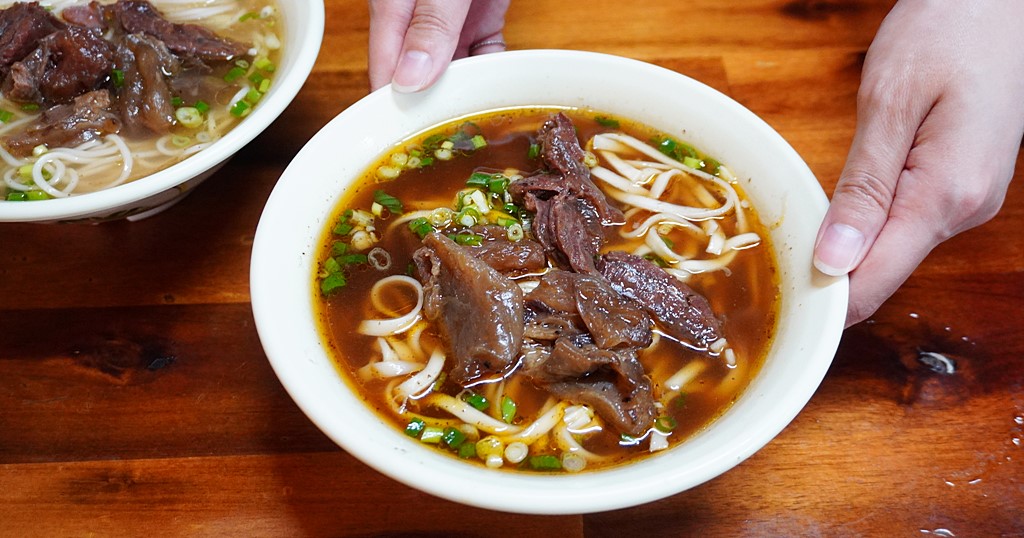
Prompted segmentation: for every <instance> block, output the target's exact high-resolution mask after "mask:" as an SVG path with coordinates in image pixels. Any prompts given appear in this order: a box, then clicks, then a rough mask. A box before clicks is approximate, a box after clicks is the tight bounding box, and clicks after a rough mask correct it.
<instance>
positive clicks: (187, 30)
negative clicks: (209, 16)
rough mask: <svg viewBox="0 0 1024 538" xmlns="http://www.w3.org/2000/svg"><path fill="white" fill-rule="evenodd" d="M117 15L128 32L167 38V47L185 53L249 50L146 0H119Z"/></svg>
mask: <svg viewBox="0 0 1024 538" xmlns="http://www.w3.org/2000/svg"><path fill="white" fill-rule="evenodd" d="M113 16H114V19H115V20H116V21H117V23H118V24H119V25H120V26H121V27H122V28H123V29H124V31H125V33H129V34H135V33H143V34H146V35H149V36H152V37H155V38H157V39H159V40H160V41H163V42H164V43H165V44H166V45H167V48H168V49H169V50H170V51H172V52H174V53H175V54H178V55H181V56H192V57H195V58H199V59H202V60H231V59H233V58H235V57H237V56H242V55H244V54H246V53H247V52H248V50H249V46H248V45H245V44H243V43H238V42H236V41H232V40H230V39H226V38H223V37H219V36H218V35H217V34H215V33H213V32H212V31H210V30H208V29H206V28H203V27H202V26H198V25H195V24H177V23H173V22H171V21H168V20H167V19H165V18H164V17H163V15H162V14H161V13H160V12H159V11H157V9H156V8H154V7H153V5H152V4H150V3H149V2H146V1H145V0H118V2H117V3H116V4H114V6H113Z"/></svg>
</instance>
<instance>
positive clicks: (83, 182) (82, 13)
mask: <svg viewBox="0 0 1024 538" xmlns="http://www.w3.org/2000/svg"><path fill="white" fill-rule="evenodd" d="M277 18H278V11H277V5H276V1H275V0H211V1H198V0H196V1H191V0H174V1H170V0H153V1H152V2H149V1H146V0H116V1H109V0H108V1H103V2H91V3H90V2H89V1H88V0H81V1H77V0H51V1H44V2H43V3H41V4H39V3H35V2H16V3H10V4H5V3H2V2H0V29H3V32H4V34H5V35H4V41H3V42H4V43H7V44H8V46H9V47H8V50H6V51H4V52H3V53H0V174H2V179H3V180H2V182H0V201H11V202H18V201H33V200H46V199H50V198H63V197H67V196H73V195H78V194H85V193H89V192H94V191H98V190H103V189H107V188H111V187H114V186H117V185H120V184H123V183H126V182H130V181H133V180H135V179H138V178H141V177H143V176H146V175H149V174H152V173H154V172H157V171H159V170H162V169H164V168H167V167H169V166H171V165H173V164H175V163H177V162H179V161H181V160H183V159H185V158H187V157H189V156H191V155H194V154H195V153H197V152H199V151H202V150H203V149H204V148H206V147H208V146H209V145H211V144H212V143H214V142H215V141H216V140H218V139H219V138H221V137H223V136H224V134H225V133H227V132H228V131H229V130H231V129H232V128H233V127H234V126H235V125H237V124H238V123H239V122H240V121H241V120H242V119H243V118H244V117H245V116H247V115H249V114H250V113H251V111H252V109H253V108H254V107H256V106H258V103H259V101H260V99H261V98H262V97H263V95H264V94H266V93H267V91H268V90H269V89H270V85H271V82H272V80H273V77H274V72H275V70H276V62H277V61H278V58H279V56H280V49H281V43H282V40H283V36H281V35H280V32H281V30H282V26H283V25H279V24H276V22H277ZM0 203H2V202H0Z"/></svg>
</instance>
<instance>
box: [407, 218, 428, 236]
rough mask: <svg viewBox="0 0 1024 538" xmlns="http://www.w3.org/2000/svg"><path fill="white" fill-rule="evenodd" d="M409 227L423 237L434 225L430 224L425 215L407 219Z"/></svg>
mask: <svg viewBox="0 0 1024 538" xmlns="http://www.w3.org/2000/svg"><path fill="white" fill-rule="evenodd" d="M409 229H410V230H412V231H413V232H414V233H415V234H416V235H418V236H420V239H423V238H424V237H426V236H427V234H428V233H430V232H432V231H434V227H433V226H431V225H430V221H428V220H427V219H426V218H425V217H419V218H415V219H412V220H410V221H409Z"/></svg>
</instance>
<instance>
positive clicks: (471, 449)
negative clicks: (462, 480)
mask: <svg viewBox="0 0 1024 538" xmlns="http://www.w3.org/2000/svg"><path fill="white" fill-rule="evenodd" d="M459 457H460V458H462V459H464V460H468V459H469V458H475V457H476V443H462V444H461V445H459Z"/></svg>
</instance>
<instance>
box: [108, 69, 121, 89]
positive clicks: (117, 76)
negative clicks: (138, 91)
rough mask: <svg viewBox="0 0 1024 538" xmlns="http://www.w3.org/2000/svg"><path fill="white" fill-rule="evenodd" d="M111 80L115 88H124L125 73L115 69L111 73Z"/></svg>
mask: <svg viewBox="0 0 1024 538" xmlns="http://www.w3.org/2000/svg"><path fill="white" fill-rule="evenodd" d="M110 80H111V82H113V83H114V87H115V88H120V87H122V86H124V71H122V70H120V69H113V70H111V71H110Z"/></svg>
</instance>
